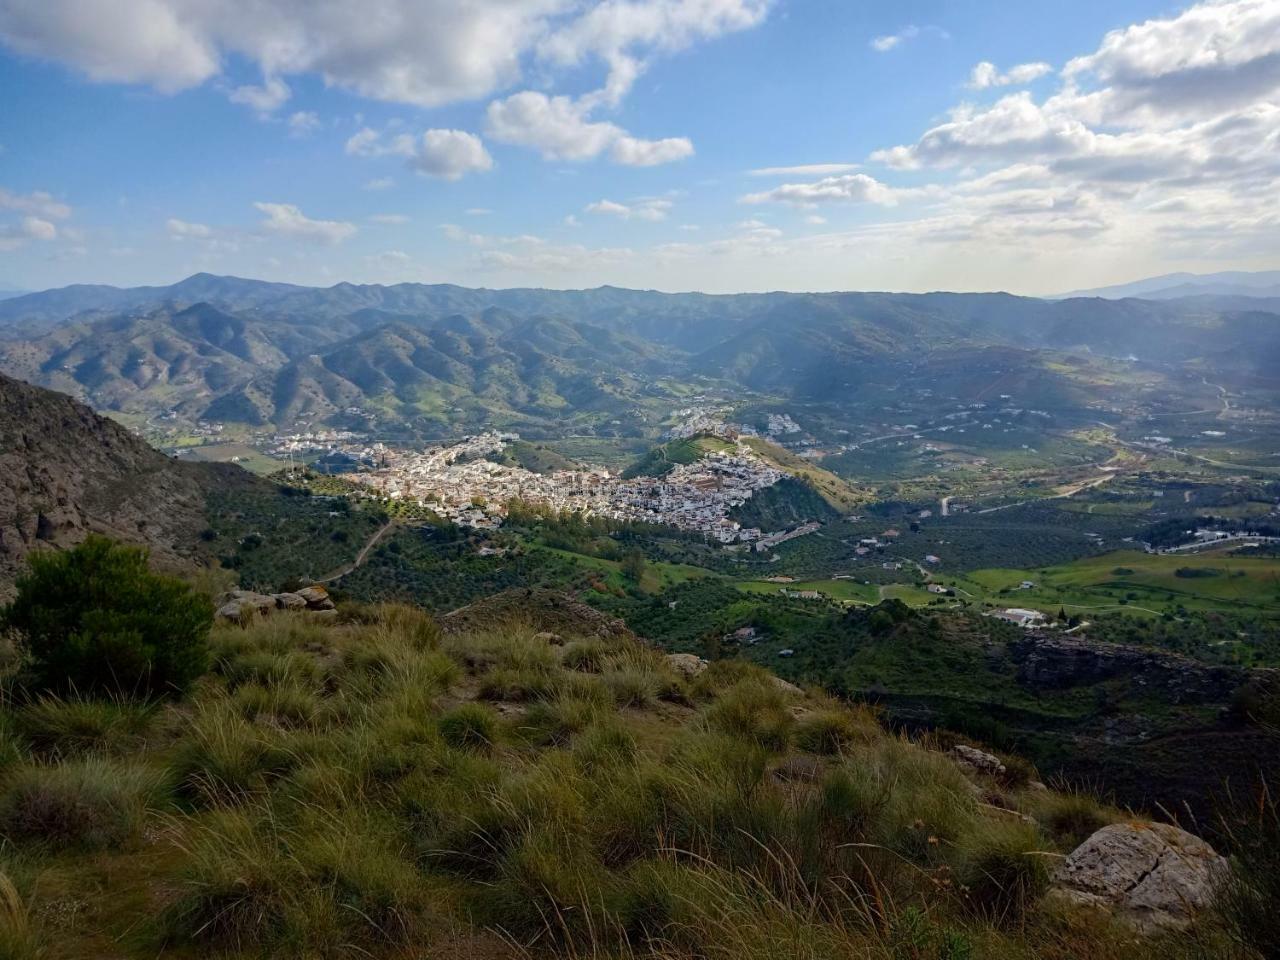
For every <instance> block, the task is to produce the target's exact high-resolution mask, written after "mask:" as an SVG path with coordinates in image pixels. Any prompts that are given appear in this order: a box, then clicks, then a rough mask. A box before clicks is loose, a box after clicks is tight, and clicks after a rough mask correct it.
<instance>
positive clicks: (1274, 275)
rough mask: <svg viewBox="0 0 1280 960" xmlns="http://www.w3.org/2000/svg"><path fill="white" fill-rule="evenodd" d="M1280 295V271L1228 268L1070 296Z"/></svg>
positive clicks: (1170, 298) (1178, 274)
mask: <svg viewBox="0 0 1280 960" xmlns="http://www.w3.org/2000/svg"><path fill="white" fill-rule="evenodd" d="M1196 296H1214V297H1280V270H1261V271H1256V272H1249V271H1244V270H1227V271H1223V272H1221V273H1166V274H1163V275H1161V276H1158V277H1148V278H1147V279H1145V280H1134V281H1132V282H1131V283H1121V284H1117V285H1115V286H1111V287H1098V288H1097V289H1094V290H1076V291H1073V292H1072V293H1067V294H1063V296H1062V298H1061V299H1066V298H1069V297H1102V298H1103V299H1107V300H1121V299H1124V298H1126V297H1137V298H1140V299H1143V300H1176V299H1178V298H1180V297H1196Z"/></svg>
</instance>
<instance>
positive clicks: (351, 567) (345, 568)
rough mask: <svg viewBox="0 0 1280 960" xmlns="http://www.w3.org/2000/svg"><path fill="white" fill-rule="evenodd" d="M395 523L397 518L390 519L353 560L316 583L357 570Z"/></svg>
mask: <svg viewBox="0 0 1280 960" xmlns="http://www.w3.org/2000/svg"><path fill="white" fill-rule="evenodd" d="M395 525H396V521H395V520H388V521H387V522H386V524H385V525H384V526H382V527H381V528H379V529H378V530H377V531H376V532H375V533H374V535H373V536H371V537H370V538H369V539H368V540H367V541H366V542H365V545H364V546H363V547H361V548H360V552H359V553H357V554H356V558H355V559H354V560H352V561H351V562H350V563H344V564H343V565H342V566H340V567H338V569H336V570H334V571H333V572H332V573H329V574H326V575H325V576H323V577H320V578H319V579H318V580H316V581H315V582H316V583H332V582H333V581H334V580H337V579H339V578H340V577H345V576H346V575H347V574H348V573H350V572H351V571H352V570H355V569H356V568H357V567H359V566H362V565H363V564H364V562H365V560H367V559H368V558H369V551H370V550H372V549H373V548H374V547H376V546H377V545H378V541H379V540H381V539H382V538H383V536H384V535H385V534H386V532H387V531H388V530H390V529H391V528H392V527H394V526H395Z"/></svg>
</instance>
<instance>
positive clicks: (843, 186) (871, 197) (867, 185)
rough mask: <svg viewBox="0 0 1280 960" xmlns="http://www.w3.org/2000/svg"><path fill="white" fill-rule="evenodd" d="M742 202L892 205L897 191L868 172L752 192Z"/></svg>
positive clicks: (788, 184)
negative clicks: (868, 174)
mask: <svg viewBox="0 0 1280 960" xmlns="http://www.w3.org/2000/svg"><path fill="white" fill-rule="evenodd" d="M742 202H743V203H790V204H794V205H796V206H812V205H814V204H818V203H875V204H880V205H882V206H892V205H893V204H895V203H896V202H897V196H896V191H894V190H893V189H892V188H890V187H888V186H886V185H885V184H883V183H881V182H880V181H879V180H877V179H875V178H874V177H870V176H867V175H866V174H865V173H850V174H845V175H843V176H838V177H824V178H823V179H821V180H815V181H813V182H811V183H784V184H782V185H781V186H778V187H774V188H773V189H772V190H765V191H763V192H761V193H749V194H747V195H746V196H744V197H743V198H742Z"/></svg>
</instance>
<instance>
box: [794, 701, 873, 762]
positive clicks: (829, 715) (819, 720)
mask: <svg viewBox="0 0 1280 960" xmlns="http://www.w3.org/2000/svg"><path fill="white" fill-rule="evenodd" d="M867 732H868V729H867V727H866V726H862V725H859V724H858V722H857V721H856V720H855V719H854V716H853V714H851V713H850V712H849V711H848V710H841V709H839V708H834V709H830V710H819V711H815V712H814V713H811V714H809V715H808V716H806V717H804V718H803V719H801V720H800V721H799V723H797V724H796V731H795V742H796V746H797V747H799V748H800V749H801V750H806V751H808V752H809V753H822V754H836V753H840V752H841V751H842V750H844V748H845V747H847V746H849V745H850V744H852V743H854V742H856V741H857V740H858V739H860V738H863V737H865V736H866V735H867Z"/></svg>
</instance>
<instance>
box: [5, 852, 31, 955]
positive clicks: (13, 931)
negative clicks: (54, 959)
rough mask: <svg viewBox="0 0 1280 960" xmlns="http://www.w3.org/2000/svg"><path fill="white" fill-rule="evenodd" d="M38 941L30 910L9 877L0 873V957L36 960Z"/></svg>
mask: <svg viewBox="0 0 1280 960" xmlns="http://www.w3.org/2000/svg"><path fill="white" fill-rule="evenodd" d="M40 953H41V950H40V941H39V940H38V939H37V937H36V932H35V929H34V927H33V925H32V923H31V909H30V908H29V907H28V906H27V903H26V901H25V900H23V899H22V895H21V894H20V893H18V888H17V887H15V886H14V885H13V881H12V880H10V879H9V875H8V874H6V873H3V872H0V957H4V958H5V960H36V958H37V957H39V956H40Z"/></svg>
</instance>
